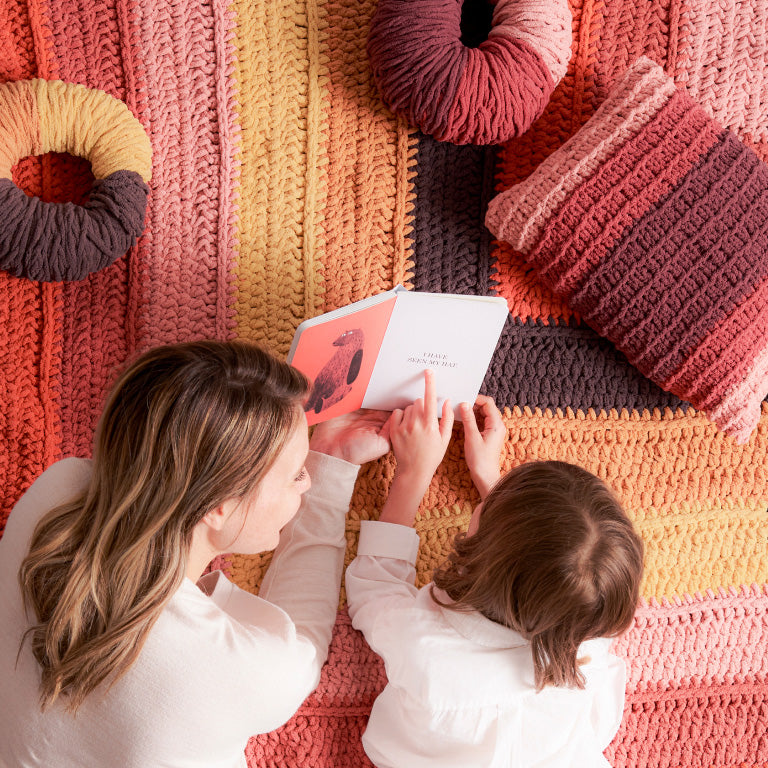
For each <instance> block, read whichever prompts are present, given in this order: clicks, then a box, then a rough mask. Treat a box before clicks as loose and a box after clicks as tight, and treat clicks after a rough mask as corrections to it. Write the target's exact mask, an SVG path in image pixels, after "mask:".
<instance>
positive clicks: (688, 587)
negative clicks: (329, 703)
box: [346, 502, 768, 599]
mask: <svg viewBox="0 0 768 768" xmlns="http://www.w3.org/2000/svg"><path fill="white" fill-rule="evenodd" d="M473 509H474V504H472V503H471V502H464V503H462V504H454V505H452V506H450V507H438V508H422V510H421V511H420V512H419V516H418V518H417V522H416V529H417V531H418V532H419V537H420V539H421V544H420V547H419V557H418V560H417V563H416V573H417V584H418V585H419V586H422V585H424V584H426V583H427V582H429V581H430V579H431V573H432V570H433V569H434V568H435V567H436V566H437V565H439V564H440V563H441V562H443V560H444V558H445V556H446V554H447V553H448V552H449V551H450V549H451V545H452V541H453V537H454V536H455V535H456V534H457V533H459V532H460V531H464V530H466V528H467V525H468V524H469V518H470V516H471V514H472V510H473ZM629 514H630V517H632V518H633V521H634V523H635V525H636V526H637V529H638V531H639V533H640V535H641V537H642V539H643V542H644V544H645V572H644V575H643V581H642V584H641V587H640V589H641V594H642V596H643V597H644V598H646V599H650V598H652V597H655V598H657V599H661V598H662V597H666V598H671V597H674V596H675V595H677V596H679V597H682V596H683V595H686V594H688V595H693V594H695V593H696V592H702V593H703V592H705V591H706V590H707V589H714V590H717V589H718V588H719V587H724V588H727V587H731V586H734V587H739V586H741V585H750V584H753V583H757V584H764V583H768V557H766V541H768V514H766V510H765V506H760V505H757V504H754V503H752V504H745V505H744V506H739V505H738V504H735V503H730V502H727V503H726V504H725V505H724V506H717V505H712V506H709V507H703V508H702V507H700V506H698V505H694V506H691V505H682V506H681V507H680V508H679V509H676V510H675V511H674V512H671V513H669V514H667V515H665V516H664V517H663V518H656V519H653V518H651V519H646V520H638V519H637V516H636V515H635V514H634V513H633V512H632V511H631V510H629ZM359 531H360V521H359V520H350V521H349V522H348V523H347V543H348V547H347V557H346V564H347V565H348V564H349V563H350V562H351V560H352V558H353V557H354V554H355V552H356V550H357V539H358V536H359Z"/></svg>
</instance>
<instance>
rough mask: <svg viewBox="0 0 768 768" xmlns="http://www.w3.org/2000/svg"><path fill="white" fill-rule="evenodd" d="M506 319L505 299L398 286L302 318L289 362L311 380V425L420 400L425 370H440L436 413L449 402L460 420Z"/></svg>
mask: <svg viewBox="0 0 768 768" xmlns="http://www.w3.org/2000/svg"><path fill="white" fill-rule="evenodd" d="M506 317H507V303H506V301H505V300H504V299H503V298H500V297H495V296H464V295H459V294H450V293H419V292H416V291H408V290H406V289H405V288H403V286H401V285H398V286H396V287H395V288H393V289H392V290H391V291H386V292H385V293H380V294H378V295H376V296H371V297H370V298H368V299H363V300H362V301H357V302H355V303H354V304H349V305H348V306H346V307H341V308H340V309H337V310H334V311H333V312H328V313H326V314H324V315H319V316H317V317H314V318H311V319H310V320H305V321H304V322H303V323H301V325H299V327H298V328H297V329H296V334H295V336H294V338H293V344H291V349H290V351H289V352H288V362H289V363H291V364H292V365H294V366H295V367H296V368H298V369H299V370H300V371H302V372H303V373H304V374H305V375H306V376H307V377H308V378H309V380H310V381H311V382H313V386H312V391H311V393H310V396H309V398H308V399H307V402H306V405H305V411H306V413H307V421H308V423H309V424H316V423H317V422H320V421H325V420H326V419H330V418H331V417H333V416H338V415H340V414H342V413H349V412H350V411H354V410H357V409H358V408H377V409H381V410H386V411H391V410H394V409H395V408H405V407H406V406H408V405H410V404H411V403H412V402H413V401H414V400H416V399H417V398H419V397H423V395H424V371H425V370H426V369H427V368H431V369H432V370H433V371H434V372H435V384H436V387H437V395H438V412H439V411H440V409H441V408H442V405H443V402H444V401H445V399H446V398H450V400H451V402H452V404H453V405H454V406H455V409H456V411H455V412H456V414H457V416H458V406H459V403H461V402H462V401H467V402H470V403H474V401H475V398H476V397H477V393H478V392H479V391H480V386H481V385H482V383H483V378H484V377H485V374H486V371H487V370H488V365H489V364H490V361H491V356H492V355H493V352H494V350H495V349H496V344H497V342H498V340H499V336H500V335H501V331H502V329H503V327H504V321H505V320H506Z"/></svg>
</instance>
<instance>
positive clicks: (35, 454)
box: [0, 0, 61, 529]
mask: <svg viewBox="0 0 768 768" xmlns="http://www.w3.org/2000/svg"><path fill="white" fill-rule="evenodd" d="M3 11H4V19H3V21H4V23H3V31H2V33H0V48H1V49H2V51H3V56H2V57H1V58H0V79H1V80H3V81H11V80H23V79H29V78H34V77H38V76H43V77H48V76H50V65H49V64H50V60H51V49H50V46H49V43H48V38H47V36H46V34H45V19H44V17H43V15H42V11H41V7H40V5H39V4H38V3H26V2H14V1H13V0H8V2H6V3H5V7H4V9H3ZM48 165H49V161H47V160H45V159H43V160H40V159H31V158H30V159H28V160H25V161H24V162H22V163H19V164H18V165H17V166H16V168H15V170H14V173H13V177H12V178H13V181H14V182H15V183H16V184H18V185H19V186H20V187H21V188H23V189H24V190H25V191H27V192H28V193H29V194H32V195H37V196H46V197H47V196H49V189H48V185H47V181H48V180H49V178H50V177H49V176H48V175H47V174H46V172H45V169H46V166H48ZM0 293H2V295H3V300H2V301H0V327H2V328H4V329H8V331H9V332H8V333H7V335H6V336H5V340H4V341H5V343H4V345H3V348H2V349H1V350H0V359H1V360H2V376H3V379H4V383H5V386H6V391H5V403H4V406H3V408H2V409H0V411H2V413H1V415H0V434H2V435H3V436H4V439H3V440H2V441H0V475H1V476H2V477H3V490H2V495H1V498H2V503H1V504H0V529H2V527H3V526H4V524H5V520H6V518H7V515H8V512H9V511H10V508H11V507H12V506H13V504H14V503H15V501H16V500H17V499H18V497H19V496H20V495H21V493H22V492H23V491H24V490H26V488H27V487H28V486H29V485H30V484H31V483H32V481H33V480H34V479H35V477H37V475H39V474H40V472H41V471H42V470H43V469H44V468H45V467H46V466H47V465H48V464H50V463H51V462H52V461H53V460H54V459H55V458H56V456H57V454H58V451H59V445H60V440H61V436H60V423H59V418H58V409H57V407H56V378H57V374H58V367H57V360H58V355H59V350H60V347H61V334H60V331H59V328H58V324H57V321H56V317H57V312H58V306H59V302H60V291H59V289H58V288H57V287H56V286H54V285H39V284H35V283H31V282H29V281H27V280H19V279H17V278H15V277H11V276H10V275H8V274H7V273H5V272H2V273H0Z"/></svg>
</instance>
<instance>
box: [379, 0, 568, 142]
mask: <svg viewBox="0 0 768 768" xmlns="http://www.w3.org/2000/svg"><path fill="white" fill-rule="evenodd" d="M466 1H467V2H470V1H471V0H466ZM463 3H464V0H379V4H378V7H377V9H376V12H375V13H374V16H373V18H372V20H371V30H370V34H369V37H368V56H369V58H370V62H371V67H372V69H373V75H374V78H375V80H376V84H377V86H378V88H379V92H380V93H381V96H382V99H383V100H384V102H385V103H386V104H387V106H388V107H389V108H390V109H391V110H392V111H393V112H395V113H398V114H400V115H402V116H403V117H405V119H406V120H407V121H408V122H409V123H410V124H411V125H414V126H416V127H418V128H420V129H421V130H422V131H423V132H424V133H426V134H429V135H430V136H433V137H434V138H436V139H438V140H439V141H448V142H452V143H453V144H500V143H502V142H504V141H506V140H507V139H511V138H512V137H514V136H519V135H520V134H522V133H524V132H525V131H527V130H528V128H529V127H530V126H531V125H532V123H533V122H534V121H535V120H536V119H537V118H538V117H539V116H540V115H541V113H542V112H543V111H544V107H545V106H546V105H547V103H548V101H549V98H550V95H551V94H552V91H553V90H554V88H555V86H556V85H557V83H558V82H559V81H560V80H561V79H562V77H563V75H564V74H565V71H566V68H567V66H568V61H569V59H570V57H571V13H570V10H569V8H568V2H567V0H498V1H497V2H496V4H495V6H494V7H493V20H492V26H491V30H490V33H489V35H488V39H487V40H484V41H483V42H482V43H481V44H480V45H479V46H478V47H477V48H469V47H467V46H466V45H464V44H463V43H462V41H461V20H462V6H463Z"/></svg>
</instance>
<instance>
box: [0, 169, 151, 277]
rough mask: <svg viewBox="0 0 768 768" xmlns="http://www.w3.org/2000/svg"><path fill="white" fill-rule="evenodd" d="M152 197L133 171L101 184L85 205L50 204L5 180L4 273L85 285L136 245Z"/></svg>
mask: <svg viewBox="0 0 768 768" xmlns="http://www.w3.org/2000/svg"><path fill="white" fill-rule="evenodd" d="M148 194H149V187H147V185H146V184H145V183H144V182H143V181H142V179H141V176H139V174H137V173H134V172H133V171H117V172H115V173H113V174H110V175H109V176H107V178H105V179H101V180H97V181H95V182H94V184H93V189H92V190H91V194H90V197H89V199H88V202H87V203H86V204H85V205H82V206H80V205H75V204H74V203H46V202H43V201H42V200H40V199H39V198H37V197H28V196H27V195H26V194H25V193H24V192H22V190H20V189H19V188H18V187H17V186H16V185H15V184H14V183H13V182H12V181H10V180H7V179H0V210H2V211H3V220H2V222H0V269H2V270H5V271H6V272H9V273H10V274H12V275H15V276H16V277H26V278H28V279H30V280H41V281H46V282H49V281H53V282H59V281H62V280H82V279H83V278H84V277H86V276H87V275H89V274H90V273H91V272H96V271H97V270H100V269H103V268H104V267H107V266H109V265H110V264H112V263H113V262H114V261H115V260H116V259H118V258H120V257H121V256H123V255H124V254H125V253H126V252H127V251H128V250H129V249H130V248H131V246H133V245H134V244H135V243H136V240H137V239H138V237H139V236H140V235H141V233H142V232H143V230H144V214H145V212H146V208H147V196H148Z"/></svg>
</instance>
